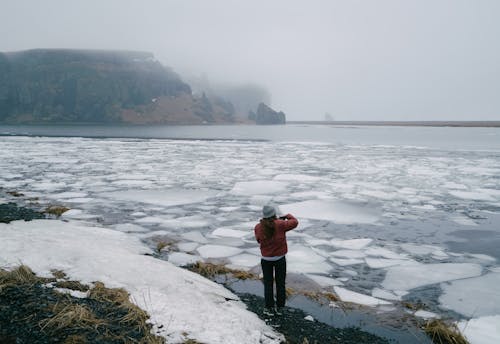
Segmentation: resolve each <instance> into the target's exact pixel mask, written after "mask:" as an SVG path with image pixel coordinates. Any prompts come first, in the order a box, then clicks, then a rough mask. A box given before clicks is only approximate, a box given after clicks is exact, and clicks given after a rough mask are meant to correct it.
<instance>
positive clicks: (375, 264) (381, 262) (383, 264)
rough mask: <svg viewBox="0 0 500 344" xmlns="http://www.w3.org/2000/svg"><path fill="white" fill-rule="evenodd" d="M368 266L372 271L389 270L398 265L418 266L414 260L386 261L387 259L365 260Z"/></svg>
mask: <svg viewBox="0 0 500 344" xmlns="http://www.w3.org/2000/svg"><path fill="white" fill-rule="evenodd" d="M365 262H366V265H368V266H369V267H370V268H372V269H380V268H388V267H390V266H396V265H409V264H416V262H415V261H413V260H408V259H385V258H365Z"/></svg>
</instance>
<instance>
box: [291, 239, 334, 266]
mask: <svg viewBox="0 0 500 344" xmlns="http://www.w3.org/2000/svg"><path fill="white" fill-rule="evenodd" d="M288 248H289V249H288V254H287V256H286V259H287V269H288V270H289V271H290V272H296V273H328V272H329V271H330V270H331V268H332V267H331V265H330V264H328V263H327V262H326V259H325V258H324V257H322V256H320V255H319V254H317V253H316V252H314V251H313V250H312V249H311V248H308V247H304V246H301V245H298V244H290V243H289V245H288Z"/></svg>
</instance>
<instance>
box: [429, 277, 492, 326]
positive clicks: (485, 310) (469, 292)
mask: <svg viewBox="0 0 500 344" xmlns="http://www.w3.org/2000/svg"><path fill="white" fill-rule="evenodd" d="M499 285H500V273H487V274H486V275H483V276H480V277H476V278H468V279H462V280H458V281H453V282H451V283H443V284H441V288H442V289H443V294H442V295H441V296H440V297H439V302H440V303H441V307H443V308H446V309H451V310H453V311H455V312H457V313H460V314H463V315H465V316H469V317H477V316H485V315H495V314H500V289H499V288H498V286H499ZM499 324H500V323H499Z"/></svg>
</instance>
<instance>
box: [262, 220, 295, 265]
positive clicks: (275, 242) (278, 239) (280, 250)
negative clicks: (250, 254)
mask: <svg viewBox="0 0 500 344" xmlns="http://www.w3.org/2000/svg"><path fill="white" fill-rule="evenodd" d="M285 217H286V218H287V220H280V219H276V220H274V235H273V236H272V237H271V238H269V239H266V237H265V235H264V228H263V227H262V225H261V224H260V223H258V224H257V225H256V226H255V229H254V232H255V239H257V242H258V243H259V244H260V253H261V254H262V256H263V257H277V256H284V255H285V254H286V253H287V252H288V246H287V244H286V235H285V232H288V231H289V230H291V229H294V228H295V227H297V226H298V224H299V221H298V220H297V219H296V218H295V217H293V215H291V214H287V215H285Z"/></svg>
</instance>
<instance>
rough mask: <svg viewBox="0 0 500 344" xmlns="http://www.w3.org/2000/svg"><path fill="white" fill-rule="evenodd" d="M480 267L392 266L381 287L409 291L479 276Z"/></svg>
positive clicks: (444, 265)
mask: <svg viewBox="0 0 500 344" xmlns="http://www.w3.org/2000/svg"><path fill="white" fill-rule="evenodd" d="M481 271H482V267H481V265H478V264H471V263H441V264H420V263H417V264H415V265H404V266H393V267H390V268H388V269H387V274H386V276H385V279H384V281H383V282H382V287H383V288H384V289H389V290H411V289H414V288H418V287H421V286H424V285H429V284H435V283H441V282H446V281H452V280H457V279H461V278H468V277H475V276H479V275H481Z"/></svg>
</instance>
